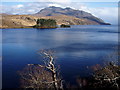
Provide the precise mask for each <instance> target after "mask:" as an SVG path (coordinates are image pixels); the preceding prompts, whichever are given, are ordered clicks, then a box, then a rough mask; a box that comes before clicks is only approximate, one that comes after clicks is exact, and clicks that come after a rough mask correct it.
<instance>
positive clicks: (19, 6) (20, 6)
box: [16, 4, 24, 8]
mask: <svg viewBox="0 0 120 90" xmlns="http://www.w3.org/2000/svg"><path fill="white" fill-rule="evenodd" d="M22 7H24V5H22V4H19V5H17V6H16V8H22Z"/></svg>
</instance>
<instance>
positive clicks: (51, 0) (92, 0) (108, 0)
mask: <svg viewBox="0 0 120 90" xmlns="http://www.w3.org/2000/svg"><path fill="white" fill-rule="evenodd" d="M1 1H2V2H68V1H69V2H119V0H1Z"/></svg>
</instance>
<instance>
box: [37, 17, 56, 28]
mask: <svg viewBox="0 0 120 90" xmlns="http://www.w3.org/2000/svg"><path fill="white" fill-rule="evenodd" d="M35 27H37V28H56V27H57V23H56V21H55V20H54V19H37V21H36V25H35Z"/></svg>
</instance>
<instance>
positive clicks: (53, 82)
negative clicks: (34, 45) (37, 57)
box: [20, 50, 63, 90]
mask: <svg viewBox="0 0 120 90" xmlns="http://www.w3.org/2000/svg"><path fill="white" fill-rule="evenodd" d="M39 54H42V55H44V57H45V58H46V60H44V63H45V65H40V64H28V66H27V67H26V68H25V69H24V70H23V71H22V72H20V76H21V81H22V87H23V88H52V89H54V90H60V89H63V84H62V79H61V78H60V76H59V73H58V70H57V67H56V66H55V63H54V56H53V52H52V51H51V50H50V51H45V50H42V51H39Z"/></svg>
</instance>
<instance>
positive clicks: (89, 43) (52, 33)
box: [3, 25, 118, 88]
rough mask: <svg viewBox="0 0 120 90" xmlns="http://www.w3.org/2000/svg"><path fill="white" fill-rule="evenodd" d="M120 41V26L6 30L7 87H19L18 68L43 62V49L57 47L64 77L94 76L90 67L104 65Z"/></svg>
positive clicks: (4, 61) (69, 79)
mask: <svg viewBox="0 0 120 90" xmlns="http://www.w3.org/2000/svg"><path fill="white" fill-rule="evenodd" d="M117 44H118V29H117V26H105V25H104V26H92V25H91V26H72V28H57V29H3V70H4V71H3V87H4V88H11V87H14V88H15V87H18V86H19V83H18V81H19V77H18V75H17V71H18V70H21V69H22V68H23V67H24V66H25V65H26V64H30V63H42V58H41V57H40V56H39V55H37V53H36V52H37V51H38V50H39V49H53V50H55V51H56V54H55V55H56V56H57V57H58V58H57V60H56V63H57V64H58V65H60V67H61V75H62V77H63V79H65V80H66V81H67V82H71V83H74V80H75V78H76V76H78V75H80V76H81V77H88V76H90V75H91V71H90V70H89V69H87V67H89V66H92V65H95V64H102V63H103V60H104V57H106V55H108V54H110V53H112V52H114V47H117Z"/></svg>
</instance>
